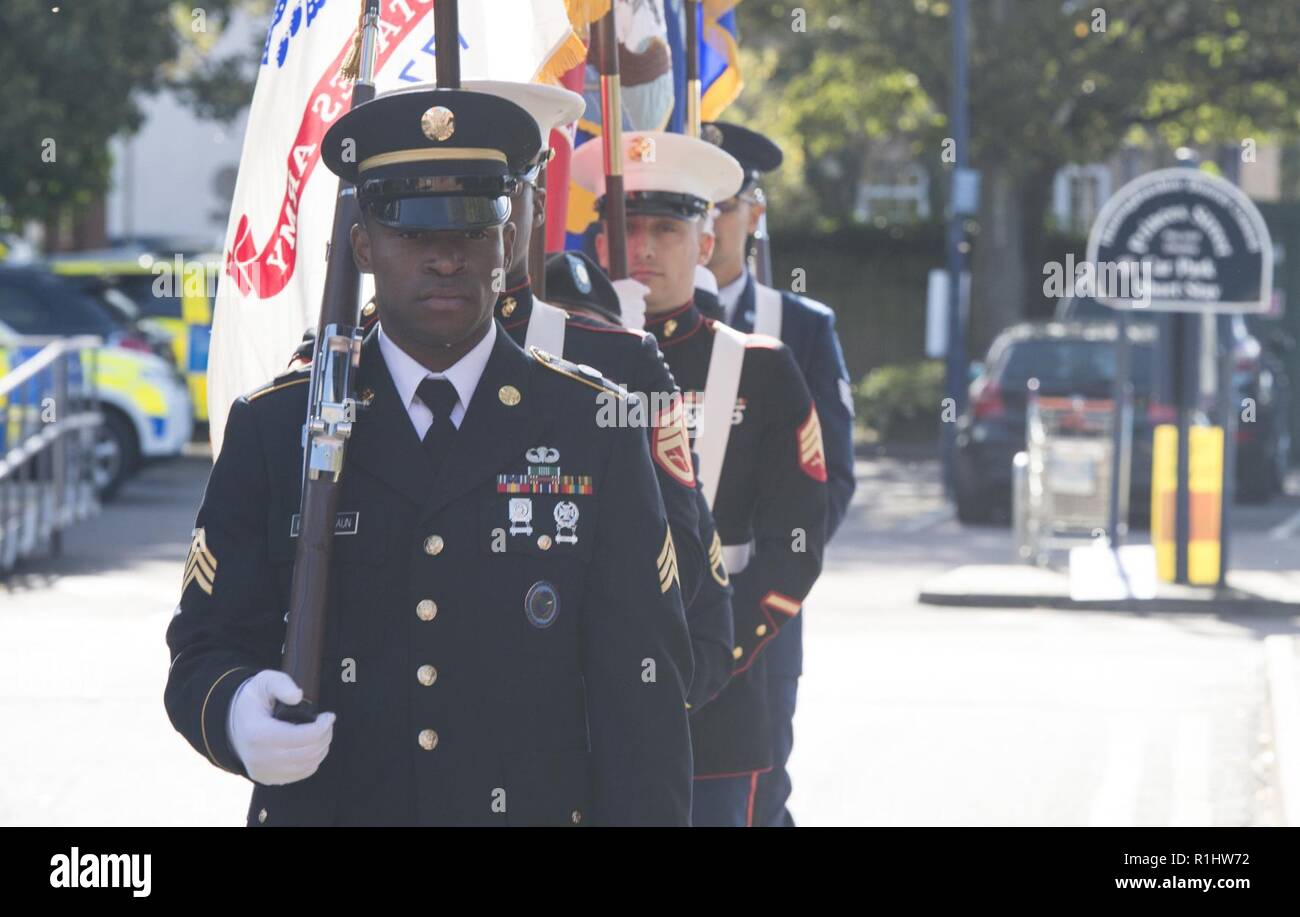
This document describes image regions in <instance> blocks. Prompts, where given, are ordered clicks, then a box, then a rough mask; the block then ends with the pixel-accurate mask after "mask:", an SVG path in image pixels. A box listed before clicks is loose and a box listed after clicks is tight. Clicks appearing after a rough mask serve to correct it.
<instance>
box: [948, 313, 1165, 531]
mask: <svg viewBox="0 0 1300 917" xmlns="http://www.w3.org/2000/svg"><path fill="white" fill-rule="evenodd" d="M1115 335H1116V330H1115V325H1114V323H1106V322H1027V323H1024V324H1020V325H1013V326H1012V327H1010V328H1008V329H1007V330H1006V331H1004V332H1002V333H1001V334H1000V335H998V337H997V339H996V340H994V342H993V344H992V346H991V347H990V348H989V352H988V358H987V359H986V360H985V363H984V368H983V369H982V370H981V371H980V373H979V375H977V376H976V377H975V381H974V382H972V383H971V388H970V402H969V405H968V406H967V408H966V411H965V413H963V414H962V415H961V416H960V417H959V418H957V462H956V496H957V517H958V518H959V519H960V520H961V521H962V522H974V523H978V522H1006V521H1007V520H1008V519H1010V517H1011V462H1012V459H1013V458H1014V457H1015V454H1016V453H1017V452H1019V451H1021V450H1022V449H1024V448H1025V410H1026V408H1027V407H1028V402H1029V397H1028V396H1029V391H1030V380H1037V382H1036V385H1037V391H1038V394H1039V395H1043V396H1075V395H1077V396H1080V397H1083V398H1088V399H1108V398H1111V397H1112V394H1113V392H1112V386H1113V384H1114V379H1115ZM1129 341H1130V342H1131V343H1132V345H1133V347H1132V351H1131V354H1132V366H1133V389H1134V395H1133V462H1132V476H1131V478H1130V480H1131V482H1132V491H1131V494H1130V500H1129V506H1130V508H1131V511H1132V514H1134V515H1144V514H1145V513H1146V512H1147V511H1148V505H1149V503H1150V501H1151V431H1152V428H1153V427H1154V426H1155V425H1156V424H1157V423H1169V422H1172V421H1173V419H1174V413H1173V409H1172V408H1170V407H1168V406H1166V405H1162V404H1159V403H1158V402H1156V401H1155V400H1154V399H1153V398H1152V396H1151V391H1152V386H1151V382H1152V378H1153V376H1154V366H1155V361H1156V347H1155V333H1154V331H1153V329H1151V328H1150V327H1142V326H1137V327H1130V329H1129Z"/></svg>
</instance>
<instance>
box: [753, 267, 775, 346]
mask: <svg viewBox="0 0 1300 917" xmlns="http://www.w3.org/2000/svg"><path fill="white" fill-rule="evenodd" d="M781 311H782V305H781V291H780V290H774V289H772V288H771V287H765V286H763V285H762V284H761V283H759V282H758V281H754V333H755V334H766V335H769V336H771V337H774V338H776V339H777V340H780V338H781Z"/></svg>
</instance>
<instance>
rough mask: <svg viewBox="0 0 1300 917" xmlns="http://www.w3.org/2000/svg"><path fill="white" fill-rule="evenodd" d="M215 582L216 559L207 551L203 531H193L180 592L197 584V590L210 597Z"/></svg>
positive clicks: (198, 529)
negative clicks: (191, 584)
mask: <svg viewBox="0 0 1300 917" xmlns="http://www.w3.org/2000/svg"><path fill="white" fill-rule="evenodd" d="M216 580H217V558H216V557H215V556H214V555H213V553H212V551H210V550H209V549H208V543H207V539H206V538H205V536H204V533H203V529H202V528H197V529H195V530H194V537H193V538H192V539H191V540H190V556H189V557H188V558H187V559H186V560H185V577H184V579H182V580H181V592H182V593H184V592H185V590H186V589H188V588H189V586H190V583H198V584H199V588H200V589H202V590H203V591H204V592H206V593H207V594H208V595H212V586H213V584H214V583H215V582H216Z"/></svg>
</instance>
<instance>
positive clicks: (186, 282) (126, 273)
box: [49, 248, 215, 423]
mask: <svg viewBox="0 0 1300 917" xmlns="http://www.w3.org/2000/svg"><path fill="white" fill-rule="evenodd" d="M211 263H215V262H213V261H211V260H204V259H202V258H199V257H190V253H188V252H182V253H180V254H173V255H167V256H162V255H158V254H155V253H153V252H151V251H146V250H143V249H140V248H120V249H105V250H100V251H87V252H77V253H74V254H68V255H60V256H58V257H56V258H52V259H50V261H49V267H50V269H51V270H53V271H54V272H55V273H57V274H61V275H63V276H66V277H79V278H92V277H93V278H97V279H98V280H99V281H100V282H101V283H102V284H103V285H105V286H106V287H108V288H109V289H114V290H117V291H120V292H121V293H122V294H125V295H126V296H127V297H129V298H130V299H131V301H132V302H134V303H135V305H136V308H138V309H139V310H140V324H141V325H142V326H143V327H144V328H145V329H147V330H151V331H154V332H157V333H161V334H164V335H166V336H167V337H168V338H169V339H170V341H171V348H172V359H173V362H174V363H175V364H176V367H177V369H179V370H180V372H181V373H182V374H183V375H184V377H185V382H186V385H187V386H188V387H189V392H190V400H191V402H192V403H193V405H194V419H195V420H197V421H199V422H200V423H206V422H207V419H208V342H209V341H210V339H211V337H212V300H211V297H210V296H209V292H210V291H211V290H212V289H214V288H215V282H214V278H213V277H212V276H210V271H209V270H208V265H209V264H211Z"/></svg>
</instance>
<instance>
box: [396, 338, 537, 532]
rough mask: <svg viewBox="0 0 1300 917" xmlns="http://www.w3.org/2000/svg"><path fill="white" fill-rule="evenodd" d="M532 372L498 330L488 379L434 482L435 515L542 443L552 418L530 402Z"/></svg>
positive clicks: (485, 372) (486, 371)
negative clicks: (539, 438)
mask: <svg viewBox="0 0 1300 917" xmlns="http://www.w3.org/2000/svg"><path fill="white" fill-rule="evenodd" d="M532 372H533V367H532V364H531V362H530V361H529V358H528V356H527V355H526V354H525V353H524V352H523V350H522V349H520V347H519V345H518V344H516V343H515V342H514V340H513V339H512V338H511V337H510V335H509V334H507V333H506V332H505V331H504V330H503V329H502V328H500V327H498V328H497V336H496V341H495V342H494V343H493V345H492V353H491V355H490V356H489V357H488V362H487V366H486V367H484V369H483V376H482V377H481V378H480V379H479V382H478V388H476V389H475V390H474V396H473V398H471V399H470V403H469V406H468V407H467V408H466V410H465V417H464V419H463V420H461V423H460V428H459V429H458V430H457V432H456V438H455V439H454V440H453V441H452V444H451V451H450V452H449V453H448V454H447V459H446V464H444V465H443V467H442V471H441V472H440V473H439V475H438V478H437V480H436V481H435V482H434V486H433V494H432V499H431V502H430V504H429V506H428V509H427V512H428V513H429V514H433V513H436V512H438V511H439V510H441V509H442V508H443V507H444V506H446V505H447V504H449V503H451V502H452V501H453V500H455V499H456V498H457V497H459V496H461V495H463V494H465V493H467V492H469V491H470V490H472V489H473V488H475V487H477V486H478V485H479V484H480V483H481V482H482V481H483V480H484V479H485V478H489V477H492V476H494V475H496V474H497V473H498V472H499V471H500V470H501V468H502V467H503V466H504V465H506V464H507V463H508V462H510V461H511V459H515V460H521V459H522V457H523V454H524V452H525V451H526V450H527V449H528V448H529V447H530V446H533V445H536V441H537V437H538V436H539V435H540V434H541V432H542V429H543V428H544V426H545V423H546V418H547V416H549V415H548V412H547V410H546V408H545V406H543V405H542V404H540V403H534V402H533V401H532V400H530V399H532V397H533V390H532V386H531V384H530V383H531V377H532ZM516 396H517V397H516ZM510 402H514V403H513V404H511V403H510ZM408 426H409V423H408Z"/></svg>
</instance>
